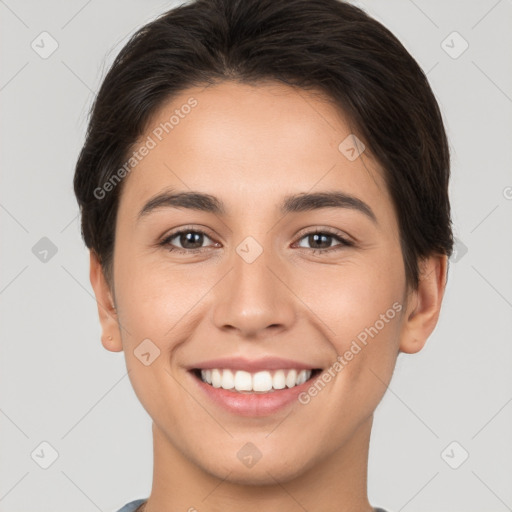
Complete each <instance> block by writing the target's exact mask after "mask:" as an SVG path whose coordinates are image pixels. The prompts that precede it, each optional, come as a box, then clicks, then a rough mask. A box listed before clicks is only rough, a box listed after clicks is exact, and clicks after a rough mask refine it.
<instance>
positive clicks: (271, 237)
mask: <svg viewBox="0 0 512 512" xmlns="http://www.w3.org/2000/svg"><path fill="white" fill-rule="evenodd" d="M448 181H449V151H448V143H447V139H446V134H445V131H444V127H443V123H442V119H441V114H440V112H439V108H438V105H437V103H436V100H435V98H434V95H433V93H432V90H431V88H430V86H429V85H428V82H427V80H426V78H425V75H424V74H423V72H422V71H421V69H420V68H419V66H418V65H417V63H416V62H415V61H414V59H413V58H412V57H411V56H410V55H409V54H408V52H407V51H406V50H405V48H404V47H403V46H402V45H401V44H400V43H399V42H398V40H397V39H396V38H395V37H394V36H393V35H392V34H391V33H390V32H389V31H388V30H387V29H386V28H384V27H383V26H382V25H381V24H379V23H378V22H377V21H375V20H374V19H372V18H370V17H369V16H367V15H366V14H365V13H364V12H363V11H361V10H359V9H357V8H355V7H353V6H351V5H348V4H345V3H342V2H339V1H336V0H313V1H312V0H286V1H284V0H283V1H275V0H256V1H242V0H197V1H195V2H192V3H189V4H187V5H182V6H180V7H177V8H175V9H173V10H171V11H169V12H167V13H165V14H163V15H162V16H160V17H159V18H158V19H157V20H155V21H153V22H151V23H149V24H148V25H146V26H144V27H143V28H142V29H140V30H139V31H138V32H137V33H136V34H135V35H134V36H133V37H132V38H131V40H130V41H129V42H128V44H127V45H126V46H125V47H124V48H123V50H122V51H121V53H120V54H119V55H118V57H117V58H116V60H115V62H114V64H113V66H112V68H111V69H110V71H109V73H108V74H107V76H106V78H105V80H104V82H103V84H102V86H101V89H100V91H99V93H98V96H97V98H96V101H95V104H94V107H93V111H92V116H91V120H90V124H89V129H88V133H87V139H86V141H85V144H84V147H83V149H82V151H81V154H80V157H79V160H78V163H77V167H76V174H75V181H74V185H75V193H76V196H77V199H78V202H79V204H80V208H81V214H82V233H83V237H84V240H85V243H86V244H87V246H88V248H89V249H90V255H91V260H90V265H91V268H90V277H91V283H92V286H93V288H94V292H95V294H96V298H97V302H98V313H99V318H100V322H101V325H102V330H103V336H102V343H103V345H104V347H105V348H106V349H107V350H110V351H121V350H123V351H124V353H125V358H126V365H127V369H128V371H129V375H130V380H131V383H132V385H133V388H134V390H135V392H136V394H137V396H138V398H139V399H140V401H141V404H142V405H143V407H144V408H145V409H146V411H147V412H148V414H149V415H150V416H151V418H152V420H153V443H154V472H153V486H152V490H151V495H150V496H149V498H148V499H147V500H146V499H140V500H135V501H132V502H130V503H128V504H127V505H126V506H125V507H123V508H122V509H121V511H120V512H131V511H134V510H137V511H139V512H140V511H144V512H163V511H166V510H168V511H171V510H172V511H176V510H190V511H193V510H198V511H200V512H203V511H214V510H222V511H231V510H240V509H243V510H246V511H256V510H261V509H264V510H266V511H273V510H283V509H284V510H308V511H322V512H324V511H349V510H350V511H355V510H358V511H359V510H360V511H364V512H370V511H375V510H382V509H374V508H372V506H371V505H370V503H369V501H368V497H367V490H366V482H367V463H368V447H369V440H370V433H371V426H372V420H373V413H374V410H375V408H376V407H377V405H378V403H379V402H380V400H381V398H382V396H383V394H384V392H385V389H386V385H387V383H388V382H389V381H390V379H391V377H392V373H393V369H394V366H395V362H396V358H397V356H398V354H399V353H400V352H404V353H415V352H418V351H419V350H421V348H422V347H423V346H424V344H425V342H426V340H427V338H428V337H429V335H430V334H431V333H432V331H433V329H434V328H435V325H436V323H437V319H438V316H439V312H440V307H441V302H442V298H443V293H444V289H445V284H446V278H447V265H448V257H449V256H450V254H451V252H452V245H453V237H452V230H451V220H450V204H449V197H448Z"/></svg>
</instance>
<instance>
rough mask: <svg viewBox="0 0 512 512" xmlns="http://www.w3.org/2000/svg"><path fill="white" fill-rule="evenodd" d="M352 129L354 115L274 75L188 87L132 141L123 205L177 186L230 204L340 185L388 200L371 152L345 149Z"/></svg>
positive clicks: (372, 199) (379, 200)
mask: <svg viewBox="0 0 512 512" xmlns="http://www.w3.org/2000/svg"><path fill="white" fill-rule="evenodd" d="M353 136H354V133H353V130H352V127H351V126H350V122H349V121H348V120H347V119H345V117H344V116H343V114H342V113H341V112H340V110H339V109H338V108H336V107H335V106H334V105H333V104H332V102H331V101H329V100H328V99H327V98H326V97H325V96H323V95H321V94H320V93H317V92H311V91H305V90H303V89H298V88H292V87H289V86H287V85H284V84H278V83H273V82H271V83H265V84H259V85H247V84H240V83H235V82H222V83H220V84H216V85H214V86H209V87H194V88H189V89H187V90H184V91H182V92H181V93H180V94H178V95H176V96H175V97H173V98H172V100H170V101H168V102H166V103H165V104H163V105H162V107H161V108H160V109H158V110H157V111H156V112H155V114H154V115H153V116H152V118H151V120H150V122H149V123H148V125H147V128H146V131H145V133H144V134H143V136H142V137H141V138H140V139H139V141H138V142H137V143H136V144H135V145H134V146H133V148H132V150H133V151H137V152H138V160H137V162H133V163H136V165H134V166H133V168H132V170H131V171H130V172H129V175H128V176H127V177H126V178H125V179H126V180H127V183H125V186H124V187H123V193H122V195H121V204H120V210H121V209H122V208H125V207H126V206H127V205H129V207H130V210H131V211H134V208H136V206H137V205H138V206H141V205H142V203H143V202H144V201H147V199H148V198H149V197H151V196H152V195H155V194H156V193H158V192H160V191H161V190H164V189H168V188H170V187H172V188H175V189H180V190H184V191H185V190H188V189H190V190H195V191H204V192H207V193H209V194H212V195H215V196H218V197H220V198H222V199H223V202H224V203H226V204H227V205H228V207H229V205H230V203H232V202H234V203H240V204H242V205H245V206H247V205H248V204H256V203H258V204H261V206H262V207H263V204H262V203H261V202H262V200H263V201H265V202H268V203H269V204H273V203H277V202H278V201H279V200H280V199H281V198H282V196H283V195H287V194H292V193H298V192H308V191H313V190H314V189H321V190H325V189H338V190H341V191H344V192H347V193H351V194H356V195H359V196H364V197H365V201H367V202H373V203H382V204H381V208H384V209H385V208H386V207H389V204H387V205H386V202H388V203H389V202H390V200H389V197H388V195H387V191H386V187H385V184H384V180H383V178H382V172H381V171H380V170H379V168H378V165H376V163H375V161H374V160H373V159H372V158H371V155H370V154H369V151H367V150H365V151H364V152H363V153H362V154H361V156H359V157H357V158H355V159H354V158H353V155H354V152H352V154H350V153H348V154H347V153H346V148H347V147H349V146H350V145H352V146H353V145H354V144H353V142H354V139H353ZM144 147H146V149H145V150H144ZM359 149H361V147H359ZM142 153H144V155H143V156H141V154H142ZM347 156H352V158H348V157H347ZM356 156H357V155H356ZM375 207H376V209H377V210H378V209H379V205H378V204H375Z"/></svg>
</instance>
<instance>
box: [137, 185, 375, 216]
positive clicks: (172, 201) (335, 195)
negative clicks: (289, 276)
mask: <svg viewBox="0 0 512 512" xmlns="http://www.w3.org/2000/svg"><path fill="white" fill-rule="evenodd" d="M157 208H187V209H190V210H197V211H203V212H208V213H213V214H215V215H225V214H226V207H225V205H224V203H223V202H222V201H221V200H219V199H218V198H217V197H215V196H212V195H210V194H204V193H202V192H172V191H170V192H169V191H166V192H162V193H160V194H158V195H156V196H154V197H152V198H151V199H150V200H149V201H148V202H147V203H146V204H145V205H144V206H143V208H142V209H141V210H140V212H139V214H138V219H140V218H141V217H144V216H146V215H148V214H149V213H151V212H152V211H154V210H156V209H157ZM321 208H347V209H350V210H356V211H359V212H361V213H363V214H364V215H366V216H367V217H368V218H369V219H371V220H372V221H373V222H374V223H375V224H377V217H376V216H375V213H374V212H373V210H372V209H371V208H370V206H368V205H367V204H366V203H365V202H364V201H361V199H358V198H357V197H355V196H352V195H350V194H346V193H344V192H337V191H328V192H315V193H301V194H294V195H288V196H286V197H285V198H284V200H283V202H282V204H281V206H280V211H281V213H282V214H283V215H286V214H288V213H296V212H306V211H313V210H318V209H321Z"/></svg>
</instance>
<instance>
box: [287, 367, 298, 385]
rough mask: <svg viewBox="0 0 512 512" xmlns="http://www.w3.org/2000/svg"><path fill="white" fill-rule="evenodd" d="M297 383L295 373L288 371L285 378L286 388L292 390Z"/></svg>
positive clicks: (294, 371)
mask: <svg viewBox="0 0 512 512" xmlns="http://www.w3.org/2000/svg"><path fill="white" fill-rule="evenodd" d="M296 382H297V371H296V370H290V371H289V372H288V375H287V376H286V387H288V388H293V386H295V384H296Z"/></svg>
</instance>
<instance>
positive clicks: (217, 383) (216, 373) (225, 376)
mask: <svg viewBox="0 0 512 512" xmlns="http://www.w3.org/2000/svg"><path fill="white" fill-rule="evenodd" d="M311 373H312V372H311V370H298V371H297V370H276V371H275V372H273V373H272V372H269V371H260V372H256V373H249V372H246V371H243V370H238V371H234V370H229V369H218V368H214V369H211V370H201V379H202V381H203V382H206V383H208V384H211V385H212V386H213V387H214V388H223V389H227V390H232V391H240V392H244V391H245V392H256V393H266V392H268V391H271V390H276V389H284V388H286V387H287V388H293V387H295V386H299V385H301V384H304V382H306V381H307V380H308V379H309V378H310V377H311Z"/></svg>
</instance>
